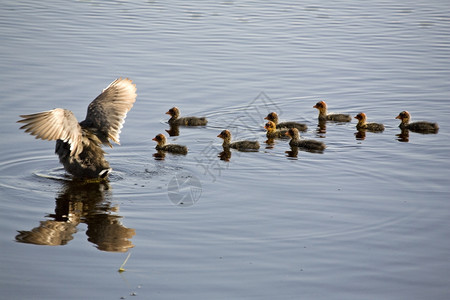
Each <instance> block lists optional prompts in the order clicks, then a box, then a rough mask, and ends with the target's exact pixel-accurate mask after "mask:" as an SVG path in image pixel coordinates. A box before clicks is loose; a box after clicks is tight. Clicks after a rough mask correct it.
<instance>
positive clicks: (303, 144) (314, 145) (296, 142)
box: [286, 128, 326, 151]
mask: <svg viewBox="0 0 450 300" xmlns="http://www.w3.org/2000/svg"><path fill="white" fill-rule="evenodd" d="M286 135H287V136H289V137H290V138H291V140H290V141H289V146H291V147H300V148H304V149H307V150H315V151H323V150H324V149H325V147H326V146H325V144H324V143H322V142H319V141H316V140H301V139H300V133H299V132H298V129H297V128H289V130H288V131H287V132H286Z"/></svg>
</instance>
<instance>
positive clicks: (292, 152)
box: [284, 146, 298, 158]
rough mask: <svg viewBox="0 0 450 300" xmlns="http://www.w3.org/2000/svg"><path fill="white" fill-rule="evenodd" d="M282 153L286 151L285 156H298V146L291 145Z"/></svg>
mask: <svg viewBox="0 0 450 300" xmlns="http://www.w3.org/2000/svg"><path fill="white" fill-rule="evenodd" d="M284 153H286V156H287V157H290V158H297V156H298V147H296V146H293V147H291V150H287V151H284Z"/></svg>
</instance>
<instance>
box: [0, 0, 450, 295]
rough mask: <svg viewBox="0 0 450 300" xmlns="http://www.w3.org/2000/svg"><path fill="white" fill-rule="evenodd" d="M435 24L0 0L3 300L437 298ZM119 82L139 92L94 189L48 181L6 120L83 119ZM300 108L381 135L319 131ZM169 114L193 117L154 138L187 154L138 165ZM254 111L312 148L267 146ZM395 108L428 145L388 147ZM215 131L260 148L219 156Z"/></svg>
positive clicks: (440, 99)
mask: <svg viewBox="0 0 450 300" xmlns="http://www.w3.org/2000/svg"><path fill="white" fill-rule="evenodd" d="M449 16H450V7H449V5H448V3H447V2H446V1H419V0H414V1H408V2H405V3H393V2H392V1H371V2H370V3H369V2H367V3H366V2H365V3H360V2H359V1H345V0H343V1H321V2H320V3H318V2H317V1H303V2H301V3H298V1H277V3H276V4H271V3H267V1H222V2H217V1H211V2H209V1H189V2H187V1H114V2H113V1H107V2H105V1H71V2H68V1H38V2H36V1H7V2H4V3H3V4H2V7H1V8H0V25H1V27H0V28H1V29H0V39H1V43H0V66H1V70H2V71H1V84H0V94H1V100H0V110H1V112H0V115H1V118H0V126H1V128H2V130H1V138H2V142H1V144H0V153H1V156H0V198H1V200H0V249H1V255H0V264H1V266H2V272H1V274H0V292H1V298H5V299H6V298H7V299H31V298H41V299H61V298H65V299H88V298H101V299H119V298H121V297H125V298H130V297H131V295H132V294H133V293H134V294H136V295H137V296H139V297H141V298H145V299H148V298H153V299H179V298H186V299H233V298H241V299H242V298H244V299H246V298H266V299H275V298H276V299H289V298H290V299H448V295H449V294H450V288H449V286H450V279H449V278H450V277H449V274H450V261H449V259H448V255H449V253H450V240H449V234H450V204H449V198H450V197H449V196H450V188H449V186H450V181H449V169H450V159H449V158H450V157H449V150H450V134H449V130H450V122H449V119H450V113H449V105H450V101H449V95H450V42H449V41H450V17H449ZM120 76H124V77H129V78H131V79H132V80H133V81H134V83H136V85H137V93H138V98H137V102H136V104H135V106H134V107H133V109H132V110H131V111H130V112H129V113H128V117H127V119H126V123H125V125H124V128H123V130H122V134H121V145H120V146H117V147H114V148H113V149H109V150H107V151H108V152H109V155H108V160H109V162H110V163H111V166H112V167H113V169H114V172H113V174H112V176H111V178H110V182H109V184H108V185H98V184H86V185H83V186H77V185H73V184H70V183H69V182H66V181H64V180H55V179H54V178H61V177H62V176H63V170H62V168H61V166H60V165H59V163H58V158H57V157H56V156H55V155H54V154H53V151H54V142H48V141H41V140H35V139H34V138H33V137H32V136H30V135H28V134H25V133H24V132H23V131H21V130H19V127H20V125H19V124H17V123H16V121H17V120H18V119H19V117H18V115H19V114H28V113H34V112H38V111H43V110H48V109H52V108H55V107H63V108H67V109H70V110H72V111H73V112H74V114H75V115H76V116H77V118H78V119H79V120H82V119H83V118H84V115H85V113H86V107H87V105H88V104H89V102H90V101H91V100H93V99H94V98H95V97H96V96H97V95H98V93H100V91H101V90H102V89H103V88H104V87H106V86H107V85H108V84H109V83H110V82H111V81H113V80H114V79H115V78H117V77H120ZM318 100H325V101H327V103H328V105H329V107H330V110H331V111H340V112H347V113H350V114H352V115H356V114H357V113H359V112H361V111H364V112H365V113H366V114H367V115H368V118H369V121H376V122H382V123H384V124H385V126H386V130H385V131H384V132H383V133H378V134H374V133H367V135H366V137H365V139H364V140H362V139H356V137H355V132H356V130H355V124H356V122H355V120H354V121H352V122H351V123H347V124H327V127H326V133H323V132H322V133H320V132H318V131H317V111H316V110H315V109H314V108H312V106H313V105H314V104H315V103H316V102H317V101H318ZM174 105H176V106H178V107H179V108H180V110H181V112H182V114H183V115H199V116H200V115H204V116H207V117H208V118H209V124H208V126H206V127H202V128H181V129H180V134H179V136H178V137H171V138H169V141H170V142H173V143H180V144H185V145H187V146H188V147H189V154H188V155H187V156H185V157H183V156H173V155H170V154H168V155H167V156H166V158H165V160H155V158H154V157H153V154H154V153H155V150H154V146H155V143H154V142H153V141H152V140H151V139H152V138H153V137H154V136H155V135H156V134H157V133H161V132H165V130H166V129H169V126H168V125H167V123H165V122H166V121H167V115H165V114H164V113H165V112H166V111H167V110H168V109H169V108H170V107H172V106H174ZM271 110H276V111H278V112H279V113H280V116H281V119H282V120H297V121H301V122H305V123H307V124H308V126H309V130H308V132H306V133H304V134H303V136H304V137H305V138H314V139H320V140H322V141H324V142H325V143H326V144H327V149H326V150H325V152H324V153H323V154H318V153H309V152H304V151H300V152H299V153H298V155H297V158H291V157H287V154H286V153H285V151H287V150H289V146H288V144H287V141H278V142H276V144H275V145H267V144H265V140H266V139H265V136H264V131H263V129H262V125H263V120H262V116H263V115H264V114H266V113H267V112H268V111H271ZM402 110H408V111H409V112H410V113H411V114H412V117H413V119H415V120H421V119H423V120H430V121H436V122H438V123H439V125H440V130H439V133H438V134H429V135H422V134H417V133H410V135H409V139H408V140H407V141H406V139H405V141H403V142H401V141H399V138H398V137H397V135H398V134H399V133H400V130H399V128H398V127H397V126H398V120H395V119H394V118H395V116H397V114H398V113H399V112H400V111H402ZM225 128H229V129H230V130H232V132H233V133H234V135H235V138H236V139H256V140H258V141H259V142H260V143H261V145H262V148H261V149H260V151H259V152H256V153H254V152H253V153H238V152H232V156H231V158H230V160H229V162H226V161H222V160H220V159H219V158H218V157H217V155H218V154H219V152H220V150H221V141H220V140H219V138H217V137H216V136H217V134H218V133H219V132H220V131H221V130H222V129H225ZM185 175H187V176H191V177H192V178H194V179H195V178H196V179H198V180H199V182H200V184H201V189H200V190H199V189H192V192H193V194H192V195H193V196H194V198H195V197H197V196H199V197H200V198H199V199H197V198H195V199H196V200H197V202H195V203H194V204H193V205H191V206H189V205H187V204H189V203H185V204H183V205H175V204H174V203H173V202H172V201H171V200H170V198H169V196H170V192H171V188H170V187H171V186H172V185H170V184H169V183H171V182H172V183H173V181H172V180H174V178H183V176H185ZM177 176H178V177H177ZM168 187H169V188H168ZM168 189H169V191H168ZM172 192H173V190H172ZM187 192H189V189H188V188H184V189H182V190H181V191H180V194H181V195H190V194H188V193H187ZM185 200H186V199H185ZM36 244H47V245H49V244H52V245H54V244H63V245H60V246H44V245H36ZM128 253H131V256H130V258H129V260H128V261H127V263H126V265H125V267H124V268H125V269H126V271H125V272H123V273H118V272H117V270H118V269H119V267H120V266H121V264H122V262H124V260H125V258H126V257H127V255H128Z"/></svg>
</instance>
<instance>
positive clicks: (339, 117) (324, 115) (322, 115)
mask: <svg viewBox="0 0 450 300" xmlns="http://www.w3.org/2000/svg"><path fill="white" fill-rule="evenodd" d="M313 107H314V108H317V109H318V110H319V120H325V121H335V122H350V121H351V120H352V117H351V116H350V115H348V114H328V112H327V104H326V103H325V101H319V102H317V103H316V105H314V106H313Z"/></svg>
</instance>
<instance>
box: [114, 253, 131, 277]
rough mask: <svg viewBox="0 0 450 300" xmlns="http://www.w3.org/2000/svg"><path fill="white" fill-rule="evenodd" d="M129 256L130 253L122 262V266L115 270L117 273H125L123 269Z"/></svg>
mask: <svg viewBox="0 0 450 300" xmlns="http://www.w3.org/2000/svg"><path fill="white" fill-rule="evenodd" d="M130 256H131V252H130V253H128V256H127V258H125V261H124V262H123V264H122V265H121V266H120V268H119V270H117V271H118V272H119V273H122V272H125V269H124V268H123V267H125V264H126V263H127V261H128V259H129V258H130Z"/></svg>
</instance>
